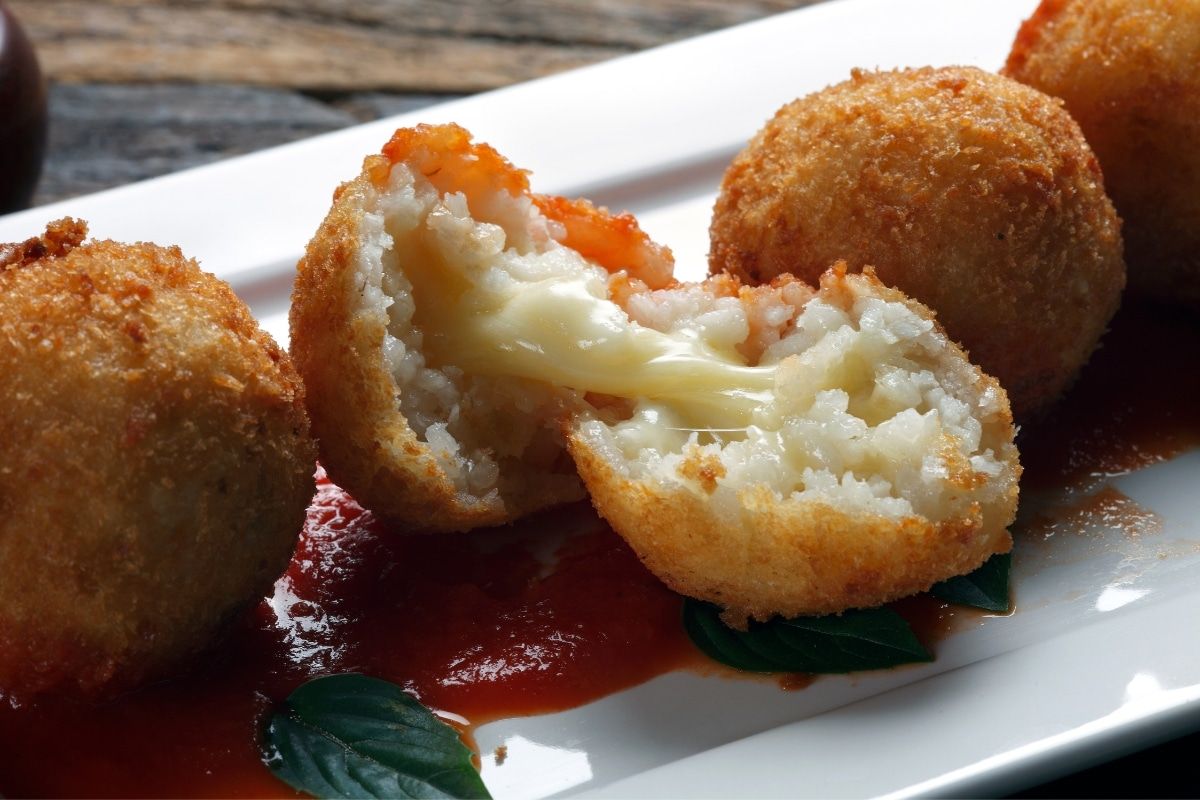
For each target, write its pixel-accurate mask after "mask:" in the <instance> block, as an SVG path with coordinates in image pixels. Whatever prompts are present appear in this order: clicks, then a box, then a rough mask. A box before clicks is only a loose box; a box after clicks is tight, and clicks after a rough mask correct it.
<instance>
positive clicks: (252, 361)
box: [0, 220, 315, 698]
mask: <svg viewBox="0 0 1200 800" xmlns="http://www.w3.org/2000/svg"><path fill="white" fill-rule="evenodd" d="M85 235H86V227H85V226H84V225H83V224H82V223H79V222H76V221H74V220H62V221H60V222H57V223H54V224H52V225H51V226H50V228H49V229H48V230H47V232H46V234H45V235H44V236H42V237H40V238H36V239H31V240H29V241H27V242H24V243H22V244H17V245H7V246H0V375H2V376H3V379H2V380H0V695H3V694H7V695H9V696H11V697H17V698H20V697H25V696H31V695H34V694H36V693H39V692H43V691H53V692H61V693H66V694H72V695H82V696H97V695H108V694H111V693H114V692H116V691H119V690H123V689H126V688H130V687H133V686H135V685H137V684H139V683H142V682H144V681H146V680H150V679H155V678H158V677H162V676H164V675H167V674H169V673H170V672H172V671H173V670H177V669H180V668H182V667H183V666H184V665H185V663H186V662H187V661H188V660H189V659H190V658H191V657H193V656H194V655H196V654H197V653H199V652H200V651H202V650H203V649H205V648H206V647H207V646H208V645H210V643H212V642H213V641H214V639H215V638H217V637H219V635H220V634H221V632H222V630H223V629H224V628H225V626H226V625H227V624H228V623H229V622H230V621H231V620H232V619H234V618H235V617H236V616H237V615H238V614H239V612H241V611H243V610H244V609H245V608H247V607H248V606H249V605H251V604H253V603H254V602H255V601H257V600H258V599H260V598H261V597H262V596H263V595H264V594H265V593H266V592H267V591H269V589H270V586H271V583H272V582H273V581H274V579H275V578H276V577H277V576H278V575H279V574H280V572H282V570H283V568H284V567H285V565H286V564H287V561H288V559H289V558H290V556H291V553H292V550H293V549H294V547H295V542H296V539H297V536H298V534H299V531H300V529H301V526H302V523H303V520H304V514H305V509H306V507H307V504H308V501H309V500H310V499H311V497H312V492H313V470H314V463H315V446H314V445H313V443H312V441H311V439H310V436H309V431H308V421H307V417H306V415H305V412H304V409H303V405H302V386H301V384H300V382H299V379H298V377H297V375H296V374H295V372H294V370H293V369H292V367H291V364H290V363H289V360H288V357H287V355H286V353H284V352H282V351H281V350H280V349H279V348H278V347H277V346H276V344H275V343H274V342H273V341H272V340H271V339H270V337H268V336H267V335H266V334H264V333H263V332H262V331H260V330H259V329H258V327H257V325H256V324H255V322H254V321H253V319H252V318H251V317H250V313H249V311H248V309H247V308H246V306H245V305H244V304H243V303H242V302H241V301H240V300H239V299H238V298H237V297H236V296H235V295H234V294H233V292H232V290H231V289H230V288H229V287H228V286H227V285H226V284H224V283H222V282H221V281H219V280H217V279H216V278H214V277H213V276H211V275H209V274H207V273H204V272H201V271H200V269H199V267H198V266H197V265H196V263H195V262H194V261H191V260H189V259H186V258H184V256H183V255H182V254H181V253H180V251H179V249H178V248H163V247H157V246H155V245H151V244H136V245H123V244H117V243H114V242H109V241H93V242H89V243H83V240H84V237H85Z"/></svg>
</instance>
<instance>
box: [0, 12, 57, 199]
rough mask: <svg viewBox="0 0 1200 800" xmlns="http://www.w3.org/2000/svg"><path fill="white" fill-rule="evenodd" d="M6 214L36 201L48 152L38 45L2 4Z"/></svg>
mask: <svg viewBox="0 0 1200 800" xmlns="http://www.w3.org/2000/svg"><path fill="white" fill-rule="evenodd" d="M0 109H4V111H3V113H2V114H0V214H7V213H8V212H10V211H16V210H18V209H22V208H25V207H26V206H28V205H29V202H30V200H32V199H33V190H34V189H35V188H37V182H38V177H39V176H40V175H41V173H42V156H43V154H44V153H45V149H46V85H45V84H44V83H43V82H42V73H41V70H39V69H38V62H37V56H36V55H35V54H34V52H33V45H31V44H30V43H29V39H28V38H27V37H26V36H25V32H24V31H23V30H21V26H20V25H19V24H17V20H16V17H14V16H13V15H12V12H10V11H9V10H8V9H7V8H6V7H5V6H4V4H3V3H0Z"/></svg>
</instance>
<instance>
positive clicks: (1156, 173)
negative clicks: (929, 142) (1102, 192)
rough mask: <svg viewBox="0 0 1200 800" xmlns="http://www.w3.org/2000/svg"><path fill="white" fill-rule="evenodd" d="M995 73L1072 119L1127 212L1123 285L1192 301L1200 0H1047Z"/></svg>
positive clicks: (1198, 234)
mask: <svg viewBox="0 0 1200 800" xmlns="http://www.w3.org/2000/svg"><path fill="white" fill-rule="evenodd" d="M1004 73H1005V74H1006V75H1008V76H1009V77H1012V78H1015V79H1017V80H1019V81H1021V82H1022V83H1026V84H1028V85H1030V86H1033V87H1035V88H1037V89H1040V90H1042V91H1043V92H1046V93H1047V94H1051V95H1054V96H1055V97H1060V98H1062V100H1063V101H1065V103H1066V107H1067V110H1068V111H1070V112H1071V116H1073V117H1074V118H1075V119H1076V120H1078V122H1079V127H1080V128H1082V129H1083V133H1084V135H1085V136H1086V137H1087V140H1088V143H1089V144H1090V145H1091V146H1092V149H1093V150H1095V151H1096V156H1097V158H1099V159H1100V164H1101V166H1102V167H1103V168H1104V179H1105V185H1106V186H1107V187H1108V192H1109V194H1110V195H1111V196H1112V199H1113V203H1115V204H1116V207H1117V211H1118V212H1119V213H1120V214H1121V217H1122V219H1123V220H1124V221H1125V226H1124V230H1123V234H1124V238H1125V259H1126V261H1127V262H1128V264H1129V285H1130V287H1131V288H1132V289H1134V290H1137V291H1139V292H1142V293H1145V294H1148V295H1151V296H1153V297H1155V298H1156V299H1159V300H1165V301H1168V302H1176V303H1186V304H1190V305H1192V306H1196V307H1200V0H1046V2H1043V3H1042V4H1041V5H1040V6H1039V7H1038V9H1037V11H1036V12H1035V13H1034V15H1033V16H1032V17H1031V18H1030V19H1029V20H1027V21H1026V22H1025V24H1024V25H1022V26H1021V30H1020V32H1019V33H1018V34H1017V38H1016V41H1015V42H1014V43H1013V49H1012V52H1011V53H1010V54H1009V57H1008V63H1007V64H1006V65H1005V68H1004Z"/></svg>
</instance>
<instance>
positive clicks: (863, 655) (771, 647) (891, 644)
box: [683, 599, 933, 673]
mask: <svg viewBox="0 0 1200 800" xmlns="http://www.w3.org/2000/svg"><path fill="white" fill-rule="evenodd" d="M720 614H721V609H720V608H718V607H717V606H714V605H712V604H711V603H703V602H700V601H699V600H692V599H687V600H685V601H684V604H683V624H684V629H685V630H686V631H687V634H688V636H689V637H691V640H692V641H693V642H694V643H695V644H696V646H697V647H699V648H700V650H701V651H703V652H704V654H705V655H707V656H708V657H709V658H712V659H713V660H715V661H719V662H721V663H722V664H726V665H728V666H730V667H734V668H735V669H740V670H746V671H748V672H810V673H835V672H857V671H859V670H868V669H883V668H885V667H894V666H896V665H898V664H909V663H913V662H918V661H932V660H933V657H932V656H931V655H930V654H929V651H928V650H926V649H925V648H924V647H923V646H922V645H921V643H920V642H919V641H917V637H916V635H914V634H913V632H912V629H911V628H910V627H909V626H908V623H907V622H905V621H904V618H903V617H901V616H900V615H899V614H897V613H896V612H895V611H892V610H891V609H888V608H873V609H870V610H867V611H845V612H843V613H842V614H840V615H838V616H828V617H795V618H792V619H781V618H776V619H773V620H771V621H770V622H766V623H761V622H751V623H750V626H749V628H748V629H747V630H745V631H738V630H734V629H732V628H730V627H729V626H727V625H726V624H725V623H723V622H721V617H720Z"/></svg>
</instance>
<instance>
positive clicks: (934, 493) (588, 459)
mask: <svg viewBox="0 0 1200 800" xmlns="http://www.w3.org/2000/svg"><path fill="white" fill-rule="evenodd" d="M722 278H724V279H725V280H729V277H728V276H717V277H716V278H712V279H710V281H714V280H715V281H720V280H721V279H722ZM789 280H790V276H787V275H783V276H779V277H777V278H776V279H775V280H774V281H772V284H771V285H769V286H768V285H762V286H758V287H754V288H753V289H750V288H743V289H741V290H740V292H738V294H739V296H740V297H741V300H742V302H743V304H745V307H746V309H747V311H748V313H749V314H751V315H754V314H755V307H757V309H758V311H759V315H760V316H768V317H774V318H775V319H776V320H778V319H779V314H778V310H779V309H782V308H786V307H787V306H789V305H794V304H798V305H796V307H795V308H794V310H793V314H794V316H793V318H792V319H791V320H789V321H788V322H787V323H786V324H784V325H778V323H776V326H774V327H775V334H776V335H775V336H774V337H772V339H773V340H774V341H773V342H772V344H771V345H770V346H768V347H765V348H763V347H761V346H756V347H753V348H752V352H754V353H759V352H761V353H764V354H765V355H767V357H768V358H770V357H771V356H770V354H771V353H772V352H773V351H778V352H779V353H791V355H786V356H784V357H783V359H782V360H781V361H779V362H778V363H779V370H780V376H779V377H777V378H776V381H775V387H774V390H773V394H774V395H775V400H774V401H773V403H775V404H780V405H782V406H783V407H784V408H785V409H786V411H785V412H784V418H783V419H781V420H777V421H775V422H774V423H772V422H771V421H769V417H770V416H771V414H770V413H763V414H760V415H758V416H757V418H756V420H755V422H756V424H757V425H759V426H762V428H763V430H762V431H759V432H754V433H750V432H748V434H747V436H748V438H747V440H746V441H737V438H736V437H734V440H733V441H728V442H724V443H723V442H721V438H722V437H721V435H720V434H718V435H717V440H716V441H715V442H712V443H708V444H704V443H702V441H703V440H701V439H698V438H697V437H695V436H693V437H692V438H691V439H689V440H686V442H683V441H679V442H676V443H675V444H674V448H670V447H660V448H658V450H657V452H654V453H653V454H651V453H648V452H647V451H645V450H642V451H641V452H640V453H639V452H637V451H636V448H635V447H631V446H629V445H628V444H622V442H621V439H622V438H623V437H629V436H630V432H629V431H628V430H623V429H624V428H627V427H628V425H629V423H627V422H621V423H617V424H615V425H613V424H611V423H609V424H607V425H606V424H602V423H600V422H599V421H597V420H589V419H581V420H579V421H577V422H576V424H575V425H573V426H572V429H571V436H570V449H571V455H572V456H573V457H574V459H575V463H576V465H577V466H578V468H579V471H580V475H582V476H583V480H584V483H585V485H586V486H587V489H588V493H589V494H590V496H591V498H592V503H593V504H594V505H595V507H596V509H597V510H598V511H599V512H600V513H601V515H602V516H604V517H605V519H607V520H608V521H609V523H611V524H612V526H613V528H614V530H616V531H617V532H619V533H620V534H621V535H622V536H623V537H624V538H625V540H626V541H628V542H629V544H630V546H631V547H632V548H633V549H634V551H635V552H636V553H637V554H638V557H639V558H641V559H642V561H643V562H644V563H645V564H646V566H647V567H648V568H649V569H650V570H651V571H652V572H653V573H654V574H655V575H657V576H658V577H659V578H660V579H661V580H662V581H663V582H664V583H666V584H667V585H668V586H670V587H671V588H672V589H674V590H675V591H677V592H680V593H681V594H685V595H688V596H690V597H697V598H701V599H704V600H707V601H709V602H713V603H717V604H719V605H721V606H723V607H724V609H725V611H724V613H723V618H724V619H725V620H726V621H727V622H728V623H729V624H732V625H734V626H742V625H744V624H745V622H746V620H747V619H758V620H763V621H765V620H767V619H770V618H771V617H773V616H775V615H782V616H785V617H790V616H800V615H820V614H829V613H837V612H840V611H844V610H846V609H848V608H870V607H874V606H878V605H881V604H883V603H886V602H889V601H892V600H896V599H898V598H901V597H906V596H908V595H912V594H916V593H918V592H922V591H925V590H927V589H928V588H929V587H930V586H931V585H933V584H934V583H936V582H938V581H941V580H945V579H946V578H948V577H950V576H953V575H960V574H964V573H967V572H970V571H971V570H973V569H975V568H977V567H978V566H979V565H980V564H982V563H983V562H984V561H986V560H987V559H988V558H990V557H991V556H992V555H994V554H996V553H1004V552H1008V550H1009V549H1010V548H1011V546H1012V539H1011V537H1010V535H1009V533H1008V530H1007V528H1008V525H1009V524H1011V522H1012V520H1013V518H1014V515H1015V511H1016V506H1017V495H1018V487H1017V481H1018V478H1019V476H1020V471H1021V468H1020V465H1019V463H1018V454H1017V450H1016V447H1015V446H1014V445H1013V443H1012V442H1013V437H1014V435H1015V429H1014V426H1013V422H1012V415H1011V413H1010V411H1009V406H1008V402H1007V399H1006V398H1005V395H1004V390H1003V389H1002V388H1001V387H1000V386H999V384H998V383H997V382H996V380H995V379H994V378H992V377H990V376H988V375H985V374H983V373H982V372H981V371H980V370H979V369H978V367H975V366H974V365H972V364H970V363H969V362H968V361H967V360H966V357H965V355H964V354H963V353H962V351H961V350H960V349H959V348H958V347H956V346H955V345H954V343H953V342H950V341H949V340H948V339H947V338H946V336H945V333H944V332H943V331H942V330H941V328H940V327H938V326H937V324H936V322H935V321H934V318H933V314H932V313H931V312H930V310H929V309H928V308H926V307H925V306H923V305H921V304H920V303H917V302H915V301H913V300H911V299H909V298H908V297H906V296H904V295H903V294H902V293H901V292H899V291H897V290H895V289H890V288H888V287H886V286H884V285H883V284H881V283H880V282H879V280H878V279H877V278H876V277H875V275H874V272H873V271H872V270H871V269H870V268H868V269H867V270H865V271H864V273H863V274H862V275H848V274H847V273H846V268H845V264H844V263H839V264H838V265H836V267H835V268H834V269H831V270H829V271H828V272H826V273H825V274H824V275H823V276H822V278H821V281H820V289H819V291H817V292H816V293H815V294H812V295H811V299H810V295H809V293H804V294H793V295H792V297H790V298H788V297H787V294H788V293H789V290H791V289H793V287H792V286H789V283H788V281H789ZM714 288H718V290H719V287H714ZM764 312H765V313H764ZM751 327H752V328H753V327H754V326H753V325H752V326H751ZM752 337H753V334H752ZM793 341H801V342H804V343H805V344H803V345H800V346H798V347H797V346H794V345H791V344H790V343H791V342H793ZM834 353H836V355H834ZM778 357H779V356H778V355H776V356H774V358H778ZM791 359H796V360H795V361H792V360H791ZM754 360H757V358H756V359H754ZM872 362H873V363H872ZM760 363H761V362H760ZM809 393H811V394H810V395H809V396H811V397H812V401H811V403H809V402H796V398H797V397H804V396H805V395H806V394H809ZM889 396H890V399H888V400H886V401H883V402H884V405H883V406H876V407H874V408H872V405H873V404H874V403H875V402H876V401H880V400H881V399H882V398H883V397H889ZM901 398H903V399H901ZM847 401H848V402H847ZM659 438H661V437H659ZM969 441H970V442H973V443H968V442H969ZM861 445H865V446H866V447H865V450H860V449H859V447H860V446H861ZM935 464H936V465H937V466H932V465H935ZM868 487H871V488H869V489H868ZM871 493H875V496H873V497H872V496H870V494H871Z"/></svg>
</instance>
